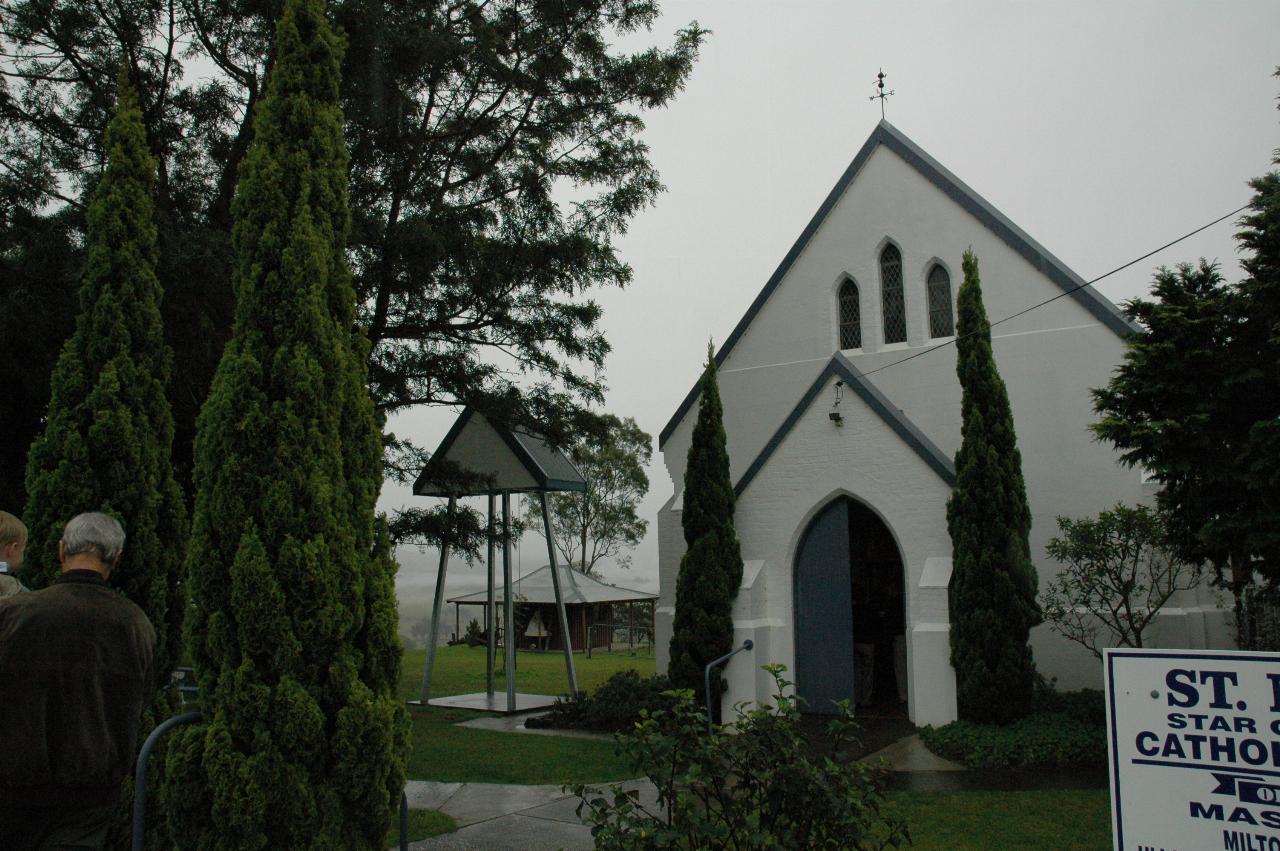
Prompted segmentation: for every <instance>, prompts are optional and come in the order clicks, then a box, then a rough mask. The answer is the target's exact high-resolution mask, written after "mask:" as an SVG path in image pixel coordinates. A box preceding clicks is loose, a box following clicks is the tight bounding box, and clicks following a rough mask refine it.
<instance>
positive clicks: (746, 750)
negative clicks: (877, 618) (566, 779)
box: [573, 665, 909, 851]
mask: <svg viewBox="0 0 1280 851" xmlns="http://www.w3.org/2000/svg"><path fill="white" fill-rule="evenodd" d="M767 670H769V671H770V673H772V674H773V676H774V679H775V682H776V683H777V693H776V694H775V695H774V697H773V700H774V703H775V705H774V706H772V707H760V708H755V709H751V710H747V709H745V707H744V705H743V704H739V705H738V706H736V707H734V712H735V715H736V720H735V721H734V722H733V724H732V729H731V730H725V729H721V730H719V731H717V732H716V733H714V734H708V732H707V720H706V715H705V714H704V711H703V709H702V707H700V706H699V705H698V704H697V703H695V701H694V699H693V691H692V690H690V689H682V690H679V691H673V692H667V697H668V701H667V707H666V708H663V709H659V710H656V711H654V712H652V713H650V712H645V714H644V718H643V720H642V721H641V722H640V724H639V725H637V727H636V729H635V731H634V732H632V733H631V734H630V735H629V736H619V737H618V742H619V747H620V748H621V751H622V752H623V753H624V754H625V755H626V756H627V757H628V758H629V760H630V762H631V766H632V768H633V769H634V770H635V771H637V772H639V773H641V774H643V775H644V776H646V777H648V778H649V779H650V780H651V781H652V782H653V783H654V785H655V786H656V787H657V791H658V805H657V807H656V808H650V807H648V806H646V805H645V804H644V803H642V802H641V801H640V800H639V796H638V794H637V793H636V792H635V791H626V790H624V789H623V788H622V787H621V786H616V785H615V786H612V787H610V791H609V793H608V795H607V796H606V795H604V794H602V793H601V792H599V791H598V790H593V789H589V788H587V787H586V786H584V785H583V784H577V785H575V786H574V787H573V793H574V794H575V795H577V796H578V797H579V798H580V799H581V803H579V805H578V815H579V817H581V818H583V819H584V820H585V821H586V822H587V823H588V824H590V825H591V835H592V837H593V838H594V840H595V847H596V848H597V849H606V851H610V849H659V848H661V849H667V848H676V849H695V848H696V849H702V848H758V849H764V848H833V849H834V848H848V849H882V848H886V847H889V846H893V847H897V846H899V845H901V844H903V843H905V842H908V841H909V837H908V834H907V828H906V825H905V824H904V823H903V822H902V821H901V820H900V819H895V818H892V817H889V816H886V815H884V814H883V813H882V812H881V809H880V808H881V804H882V802H883V797H882V793H881V790H880V784H879V779H880V770H879V769H876V768H873V767H871V766H869V765H866V764H864V763H861V762H857V761H854V760H851V759H850V758H849V755H848V751H847V750H846V747H847V745H849V744H850V743H851V742H852V741H853V737H852V729H853V726H854V725H853V719H852V716H851V715H850V714H849V712H848V707H847V706H844V707H842V714H841V715H839V716H837V717H836V719H835V720H834V721H832V722H831V725H830V734H831V737H832V740H833V742H834V751H833V753H832V754H830V755H829V756H826V757H823V758H822V759H821V760H817V759H813V758H810V757H809V756H808V749H807V747H806V744H805V741H804V738H803V736H802V734H801V732H800V729H799V721H800V710H799V707H798V705H797V702H796V698H794V697H790V696H787V695H786V694H785V688H786V686H788V685H790V683H787V682H786V681H785V680H783V679H782V676H781V674H782V671H783V668H782V666H781V665H770V666H767Z"/></svg>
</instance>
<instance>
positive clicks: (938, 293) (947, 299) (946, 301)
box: [928, 266, 956, 337]
mask: <svg viewBox="0 0 1280 851" xmlns="http://www.w3.org/2000/svg"><path fill="white" fill-rule="evenodd" d="M928 290H929V336H930V337H950V336H951V335H953V334H955V332H956V326H955V318H954V317H953V315H952V313H951V276H950V275H948V274H947V270H946V269H944V268H942V267H941V266H934V267H933V268H932V269H930V270H929V286H928Z"/></svg>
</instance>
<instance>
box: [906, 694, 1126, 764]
mask: <svg viewBox="0 0 1280 851" xmlns="http://www.w3.org/2000/svg"><path fill="white" fill-rule="evenodd" d="M920 738H921V739H922V740H923V741H924V743H925V744H926V745H927V746H928V747H929V750H931V751H933V752H934V753H936V754H938V755H939V756H943V757H946V758H947V759H951V760H955V761H956V762H960V763H963V764H964V765H967V766H969V767H970V768H1052V767H1063V766H1088V765H1102V764H1104V763H1105V762H1106V760H1107V725H1106V706H1105V699H1104V697H1103V694H1102V692H1100V691H1097V690H1094V689H1084V690H1081V691H1075V692H1055V691H1052V690H1050V689H1046V688H1042V689H1040V690H1038V692H1037V694H1036V698H1035V710H1034V711H1033V712H1032V714H1031V715H1028V716H1027V717H1025V718H1021V719H1019V720H1017V721H1014V722H1013V723H1011V724H1007V725H1004V726H998V725H994V724H975V723H972V722H969V721H956V722H953V723H951V724H947V725H945V726H943V727H937V728H935V727H923V728H921V730H920Z"/></svg>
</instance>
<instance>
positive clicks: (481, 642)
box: [449, 618, 489, 647]
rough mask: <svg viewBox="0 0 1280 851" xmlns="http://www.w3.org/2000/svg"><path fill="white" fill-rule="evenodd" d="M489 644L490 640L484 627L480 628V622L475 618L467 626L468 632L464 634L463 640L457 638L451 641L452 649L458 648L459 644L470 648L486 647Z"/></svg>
mask: <svg viewBox="0 0 1280 851" xmlns="http://www.w3.org/2000/svg"><path fill="white" fill-rule="evenodd" d="M488 643H489V639H488V638H487V637H486V636H485V634H484V627H482V626H480V621H478V620H476V619H475V618H472V619H471V622H470V623H468V624H467V631H466V632H465V633H463V635H462V637H461V638H455V639H452V640H451V641H449V646H450V647H456V646H457V645H459V644H465V645H467V646H468V647H484V646H485V645H487V644H488Z"/></svg>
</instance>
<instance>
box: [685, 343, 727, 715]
mask: <svg viewBox="0 0 1280 851" xmlns="http://www.w3.org/2000/svg"><path fill="white" fill-rule="evenodd" d="M700 393H701V398H700V400H699V402H698V419H697V422H696V423H695V424H694V426H693V440H692V442H691V443H690V444H689V456H688V462H687V464H686V465H685V472H684V508H683V509H682V511H681V515H680V522H681V524H682V525H683V527H684V541H685V545H686V550H685V554H684V557H683V558H681V559H680V573H679V576H678V577H677V579H676V610H675V620H674V623H673V625H672V634H671V662H670V666H669V668H668V671H667V672H668V675H669V676H670V677H671V680H672V682H673V683H675V685H676V687H678V688H691V689H693V690H694V692H695V693H696V694H697V695H698V697H699V699H700V700H702V701H705V700H706V689H705V683H704V669H705V668H706V665H707V663H709V662H711V661H713V660H714V659H716V658H718V657H720V656H723V655H724V654H725V653H728V652H729V651H730V650H732V649H733V618H732V616H731V610H732V608H733V600H734V598H735V597H737V596H738V587H739V586H740V585H741V584H742V553H741V550H740V548H739V546H738V533H737V532H736V531H735V530H734V527H733V510H734V501H735V496H734V492H733V483H732V482H731V481H730V479H729V452H728V449H727V448H726V439H725V432H724V409H723V407H722V406H721V403H720V386H719V384H718V382H717V380H716V361H715V354H714V352H713V351H712V349H711V346H710V345H708V346H707V365H706V368H705V369H704V370H703V373H702V381H701V388H700ZM722 687H723V686H722V681H721V680H720V678H719V677H713V678H712V692H713V695H712V698H713V699H712V705H713V707H714V708H715V711H716V712H717V713H718V712H719V700H718V697H719V695H720V693H721V691H722Z"/></svg>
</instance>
